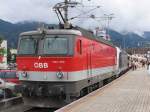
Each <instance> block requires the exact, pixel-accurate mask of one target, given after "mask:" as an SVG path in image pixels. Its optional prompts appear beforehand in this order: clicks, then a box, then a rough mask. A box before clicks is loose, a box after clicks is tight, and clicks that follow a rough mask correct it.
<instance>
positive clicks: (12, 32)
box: [0, 19, 150, 48]
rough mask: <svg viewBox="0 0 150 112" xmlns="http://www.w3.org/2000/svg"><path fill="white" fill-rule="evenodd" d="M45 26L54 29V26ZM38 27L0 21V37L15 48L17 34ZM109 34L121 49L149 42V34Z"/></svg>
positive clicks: (37, 23) (36, 25)
mask: <svg viewBox="0 0 150 112" xmlns="http://www.w3.org/2000/svg"><path fill="white" fill-rule="evenodd" d="M41 24H45V23H41ZM45 25H46V26H55V27H56V25H54V24H45ZM38 26H39V22H20V23H15V24H13V23H10V22H7V21H4V20H1V19H0V35H3V36H4V37H5V38H6V40H7V41H8V46H9V47H11V48H16V47H17V41H18V37H19V34H20V33H21V32H25V31H30V30H36V29H37V28H38ZM109 34H110V36H111V40H112V42H113V43H114V44H115V45H117V46H119V47H121V48H132V47H140V46H142V45H143V43H144V42H145V41H146V42H147V41H150V32H149V33H145V35H146V36H145V38H142V37H141V36H139V35H137V34H135V33H133V32H130V33H127V34H121V33H119V32H117V31H115V30H111V29H110V30H109Z"/></svg>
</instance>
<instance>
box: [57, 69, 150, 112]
mask: <svg viewBox="0 0 150 112" xmlns="http://www.w3.org/2000/svg"><path fill="white" fill-rule="evenodd" d="M55 112H150V74H148V71H147V70H146V68H142V69H137V70H136V71H132V70H130V71H129V72H127V73H126V74H124V75H123V76H121V77H120V78H118V79H116V80H114V81H113V82H111V83H109V84H108V85H106V86H104V87H102V88H100V89H98V90H96V91H94V92H92V93H90V94H89V95H87V96H85V97H83V98H81V99H79V100H77V101H75V102H73V103H71V104H69V105H67V106H65V107H63V108H61V109H59V110H56V111H55Z"/></svg>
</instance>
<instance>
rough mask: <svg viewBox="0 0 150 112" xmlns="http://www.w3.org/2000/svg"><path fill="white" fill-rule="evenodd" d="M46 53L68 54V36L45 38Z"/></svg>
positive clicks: (44, 51)
mask: <svg viewBox="0 0 150 112" xmlns="http://www.w3.org/2000/svg"><path fill="white" fill-rule="evenodd" d="M43 48H44V50H43V53H44V54H67V52H68V42H67V39H66V38H59V37H58V36H55V37H54V38H45V40H44V47H43Z"/></svg>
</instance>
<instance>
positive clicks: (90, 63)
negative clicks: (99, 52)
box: [87, 52, 92, 77]
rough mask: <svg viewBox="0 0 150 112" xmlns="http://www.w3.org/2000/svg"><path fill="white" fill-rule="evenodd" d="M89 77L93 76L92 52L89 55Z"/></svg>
mask: <svg viewBox="0 0 150 112" xmlns="http://www.w3.org/2000/svg"><path fill="white" fill-rule="evenodd" d="M87 76H88V77H91V76H92V56H91V52H89V53H87Z"/></svg>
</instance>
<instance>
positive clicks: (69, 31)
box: [20, 27, 115, 47]
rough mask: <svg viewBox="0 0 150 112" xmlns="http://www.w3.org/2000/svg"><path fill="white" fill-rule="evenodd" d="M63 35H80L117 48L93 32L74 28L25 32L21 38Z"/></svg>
mask: <svg viewBox="0 0 150 112" xmlns="http://www.w3.org/2000/svg"><path fill="white" fill-rule="evenodd" d="M43 32H44V33H45V34H51V35H52V34H62V35H79V36H84V37H86V38H89V39H92V40H95V41H98V42H102V43H104V44H107V45H110V46H112V47H115V46H114V45H113V44H112V43H110V42H108V41H106V40H105V39H103V38H101V37H100V38H98V37H96V36H95V35H94V34H93V33H92V32H90V31H88V30H85V29H83V28H80V27H74V29H44V30H35V31H28V32H23V33H21V34H20V36H25V35H38V34H42V33H43Z"/></svg>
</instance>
